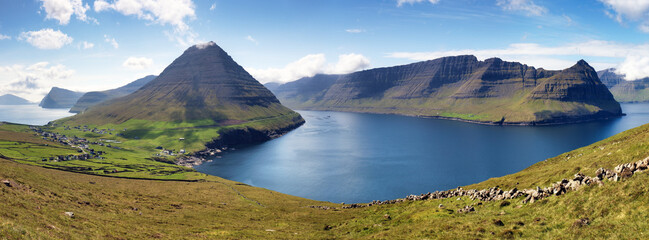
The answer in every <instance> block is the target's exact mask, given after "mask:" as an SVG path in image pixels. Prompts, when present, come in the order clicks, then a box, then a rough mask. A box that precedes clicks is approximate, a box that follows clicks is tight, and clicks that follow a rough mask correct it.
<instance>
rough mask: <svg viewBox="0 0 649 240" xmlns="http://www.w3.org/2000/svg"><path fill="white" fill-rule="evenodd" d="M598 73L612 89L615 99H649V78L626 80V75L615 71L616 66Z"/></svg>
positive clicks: (630, 100) (638, 100) (633, 100)
mask: <svg viewBox="0 0 649 240" xmlns="http://www.w3.org/2000/svg"><path fill="white" fill-rule="evenodd" d="M597 75H598V76H599V79H600V80H602V83H604V85H606V87H608V89H609V91H611V93H612V94H613V96H614V97H615V100H617V101H619V102H647V101H649V78H642V79H637V80H633V81H626V80H624V75H621V74H617V73H615V69H614V68H609V69H605V70H602V71H598V72H597Z"/></svg>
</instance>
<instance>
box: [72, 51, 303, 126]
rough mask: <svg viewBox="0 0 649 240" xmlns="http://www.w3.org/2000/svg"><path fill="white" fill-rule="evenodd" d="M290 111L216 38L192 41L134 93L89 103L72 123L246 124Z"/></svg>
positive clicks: (289, 112)
mask: <svg viewBox="0 0 649 240" xmlns="http://www.w3.org/2000/svg"><path fill="white" fill-rule="evenodd" d="M292 113H294V112H293V111H292V110H290V109H288V108H286V107H284V106H282V105H281V104H280V102H279V100H277V98H276V97H275V96H274V95H273V93H272V92H270V91H269V90H268V89H266V88H265V87H264V86H263V85H261V84H260V83H259V82H258V81H257V80H255V79H254V78H253V77H252V76H251V75H250V74H249V73H248V72H246V71H245V70H244V69H243V67H241V66H240V65H238V64H237V63H236V62H234V60H233V59H232V57H230V56H229V55H228V54H227V53H226V52H225V51H223V49H221V48H220V47H219V46H218V45H216V44H215V43H214V42H209V43H206V44H202V45H200V44H199V45H195V46H192V47H190V48H188V49H187V50H185V51H184V52H183V54H182V55H181V56H179V57H178V58H176V60H174V61H173V62H172V63H171V64H170V65H169V66H167V67H166V68H165V70H164V71H163V72H162V73H160V75H159V76H158V77H157V78H156V79H154V80H152V81H150V82H148V83H147V84H145V85H144V86H142V87H141V88H140V89H138V90H137V91H135V92H133V93H131V94H129V95H127V96H124V97H120V98H116V99H113V100H110V101H106V102H104V103H101V104H98V105H95V106H92V107H90V108H88V110H86V111H85V112H83V113H81V114H78V115H77V116H75V117H73V119H74V120H75V121H76V120H78V121H82V122H83V121H85V122H95V123H100V124H104V123H123V122H126V121H128V120H130V119H142V120H151V121H171V122H183V121H199V120H204V119H210V120H214V121H216V122H219V121H239V122H245V121H250V120H254V119H263V118H267V117H269V116H279V115H285V114H292Z"/></svg>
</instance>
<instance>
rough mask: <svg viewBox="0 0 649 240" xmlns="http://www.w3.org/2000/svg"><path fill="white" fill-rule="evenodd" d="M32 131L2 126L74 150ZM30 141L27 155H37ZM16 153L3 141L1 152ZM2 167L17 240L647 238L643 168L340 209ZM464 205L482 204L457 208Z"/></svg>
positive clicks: (591, 165) (562, 161) (622, 158)
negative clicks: (528, 193)
mask: <svg viewBox="0 0 649 240" xmlns="http://www.w3.org/2000/svg"><path fill="white" fill-rule="evenodd" d="M24 128H25V127H18V126H12V125H4V126H0V144H2V145H3V146H13V147H20V146H21V145H24V146H30V145H29V144H32V145H33V146H36V145H37V146H40V147H42V148H52V149H53V150H55V151H60V150H59V149H63V148H66V147H65V146H63V145H58V144H52V143H51V142H46V141H44V140H43V139H41V138H40V137H39V136H34V135H32V134H28V133H27V132H24V133H23V132H13V131H21V130H20V129H24ZM647 139H649V125H644V126H641V127H638V128H635V129H631V130H628V131H625V132H623V133H620V134H618V135H615V136H613V137H610V138H608V139H605V140H603V141H600V142H598V143H595V144H592V145H590V146H586V147H583V148H580V149H577V150H574V151H571V152H568V153H565V154H561V155H559V156H557V157H554V158H550V159H547V160H545V161H542V162H539V163H537V164H534V165H533V166H531V167H529V168H527V169H524V170H522V171H521V172H519V173H516V174H512V175H508V176H504V177H499V178H493V179H489V180H487V181H485V182H482V183H478V184H475V185H471V186H466V187H464V188H465V189H473V188H475V189H483V188H491V187H494V186H500V188H501V189H505V190H506V189H511V188H518V189H530V188H536V187H537V186H541V187H546V186H549V185H551V184H552V183H554V182H556V181H560V180H561V179H564V178H567V179H571V178H572V176H573V175H575V173H584V174H586V175H588V176H594V175H595V171H596V170H597V169H598V168H600V167H604V168H607V169H612V168H613V167H615V166H616V165H618V164H623V163H628V162H635V161H637V160H641V159H644V158H646V157H647V153H648V152H649V147H648V146H649V145H648V142H647ZM44 143H49V144H44ZM33 146H32V147H25V149H23V150H24V151H28V152H36V150H35V149H34V147H33ZM12 151H13V150H9V149H7V148H4V147H3V148H0V153H3V154H6V153H7V152H12ZM43 152H50V151H47V150H43ZM12 154H14V155H16V154H15V153H12ZM17 155H20V154H17ZM0 169H2V171H0V181H1V182H0V213H1V214H0V237H1V238H9V239H26V238H47V239H77V238H115V239H118V238H123V239H141V238H163V239H182V238H192V239H194V238H216V239H224V238H227V239H260V238H263V239H320V238H327V239H331V238H368V239H370V238H371V239H403V238H406V239H449V238H458V239H476V238H480V239H489V238H494V239H502V238H515V237H522V238H533V239H578V238H586V239H634V238H638V237H639V236H646V235H647V234H649V222H647V221H646V219H647V218H648V217H649V211H647V210H648V207H647V204H646V202H647V201H649V194H648V193H649V184H647V183H648V182H649V172H647V170H645V171H644V172H639V173H636V174H634V175H633V176H631V177H629V178H623V179H622V180H621V181H619V182H617V181H609V180H604V181H603V185H602V186H597V185H590V186H581V187H580V188H579V189H578V190H575V191H570V192H567V193H565V194H561V195H559V196H550V197H547V198H544V199H542V200H539V201H535V202H528V203H523V198H522V197H521V198H516V199H510V200H505V201H503V200H496V201H479V200H472V199H470V198H468V197H466V196H458V197H453V198H447V199H430V200H424V201H405V202H401V203H395V204H388V205H374V206H371V207H366V208H356V209H340V204H333V203H324V202H316V201H311V200H307V199H302V198H297V197H292V196H288V195H285V194H281V193H277V192H273V191H269V190H265V189H261V188H256V187H251V186H248V185H245V184H241V183H237V182H232V181H228V180H224V179H221V178H218V177H213V176H206V175H202V176H201V177H202V180H201V181H198V182H180V181H151V180H132V179H117V178H109V177H99V176H90V175H84V174H78V173H70V172H62V171H57V170H52V169H45V168H41V167H36V166H28V165H24V164H18V163H16V162H14V161H11V160H7V158H6V157H4V156H0ZM313 205H316V206H323V207H338V209H335V210H334V209H329V210H324V209H322V208H310V207H309V206H313ZM346 206H349V205H346ZM465 206H473V207H474V210H475V211H473V212H469V213H460V212H458V211H457V210H458V209H463V208H464V207H465ZM65 212H72V213H74V217H69V216H67V215H66V214H65ZM106 223H110V224H106Z"/></svg>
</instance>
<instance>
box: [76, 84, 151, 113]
mask: <svg viewBox="0 0 649 240" xmlns="http://www.w3.org/2000/svg"><path fill="white" fill-rule="evenodd" d="M156 77H157V76H154V75H149V76H146V77H143V78H140V79H138V80H135V81H133V82H131V83H129V84H126V85H124V86H122V87H119V88H115V89H111V90H106V91H100V92H88V93H86V94H84V95H83V96H81V98H79V100H77V102H76V103H75V104H74V106H72V108H70V112H71V113H80V112H83V111H85V110H86V109H88V108H89V107H91V106H94V105H97V104H99V103H102V102H105V101H108V100H111V99H115V98H118V97H123V96H126V95H129V94H131V93H133V92H135V91H137V90H138V89H140V88H141V87H142V86H144V85H145V84H147V83H149V82H150V81H151V80H153V79H155V78H156Z"/></svg>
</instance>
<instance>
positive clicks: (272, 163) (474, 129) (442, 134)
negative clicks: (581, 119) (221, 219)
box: [195, 103, 649, 203]
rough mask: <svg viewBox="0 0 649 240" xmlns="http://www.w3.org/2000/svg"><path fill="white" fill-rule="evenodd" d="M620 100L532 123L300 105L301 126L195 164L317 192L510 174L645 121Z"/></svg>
mask: <svg viewBox="0 0 649 240" xmlns="http://www.w3.org/2000/svg"><path fill="white" fill-rule="evenodd" d="M622 108H623V111H624V112H625V113H626V114H627V116H624V117H621V118H616V119H611V120H605V121H596V122H587V123H578V124H568V125H557V126H534V127H532V126H488V125H478V124H471V123H464V122H458V121H449V120H438V119H426V118H415V117H406V116H398V115H379V114H363V113H345V112H320V111H299V113H300V114H301V115H302V116H303V117H304V118H305V120H306V124H305V125H303V126H302V127H300V128H298V129H296V130H293V131H292V132H290V133H288V134H286V135H284V136H282V137H280V138H278V139H274V140H271V141H268V142H265V143H262V144H258V145H253V146H247V147H244V148H241V149H236V150H235V151H228V152H226V153H224V154H223V156H222V158H217V159H213V160H214V161H213V162H209V163H204V164H203V165H200V166H197V167H196V168H195V169H196V170H198V171H200V172H203V173H207V174H212V175H216V176H220V177H223V178H226V179H230V180H234V181H239V182H243V183H246V184H249V185H253V186H257V187H263V188H267V189H271V190H275V191H279V192H282V193H286V194H291V195H295V196H300V197H305V198H309V199H315V200H322V201H330V202H346V203H352V202H370V201H372V200H387V199H396V198H402V197H405V196H407V195H409V194H421V193H426V192H432V191H436V190H447V189H451V188H456V187H458V186H463V185H468V184H472V183H477V182H481V181H484V180H486V179H489V178H492V177H499V176H503V175H507V174H511V173H515V172H518V171H520V170H523V169H524V168H526V167H529V166H530V165H532V164H534V163H536V162H539V161H542V160H544V159H547V158H550V157H554V156H556V155H559V154H561V153H564V152H567V151H570V150H573V149H576V148H579V147H583V146H586V145H589V144H592V143H594V142H597V141H599V140H602V139H605V138H607V137H610V136H612V135H615V134H617V133H620V132H622V131H624V130H627V129H631V128H634V127H637V126H640V125H643V124H645V123H649V104H647V103H632V104H622Z"/></svg>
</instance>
